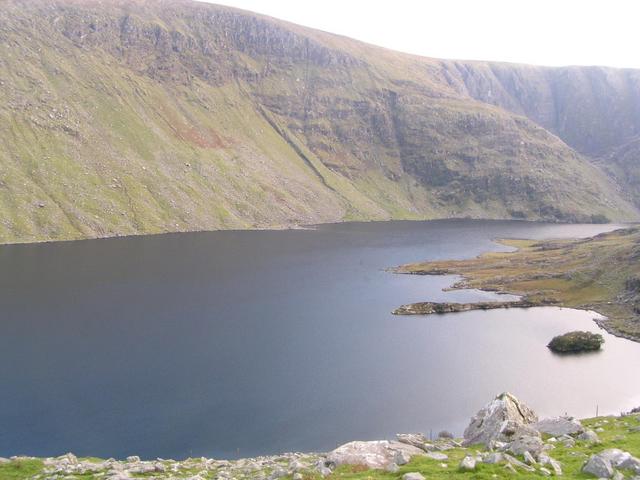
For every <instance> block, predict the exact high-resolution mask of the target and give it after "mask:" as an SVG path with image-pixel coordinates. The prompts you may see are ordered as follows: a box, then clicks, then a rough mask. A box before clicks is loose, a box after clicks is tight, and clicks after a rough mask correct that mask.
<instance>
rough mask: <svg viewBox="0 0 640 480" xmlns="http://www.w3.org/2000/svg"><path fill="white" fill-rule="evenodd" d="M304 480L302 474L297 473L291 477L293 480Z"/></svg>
mask: <svg viewBox="0 0 640 480" xmlns="http://www.w3.org/2000/svg"><path fill="white" fill-rule="evenodd" d="M303 479H304V475H302V474H301V473H300V472H296V473H294V474H293V476H292V477H291V480H303Z"/></svg>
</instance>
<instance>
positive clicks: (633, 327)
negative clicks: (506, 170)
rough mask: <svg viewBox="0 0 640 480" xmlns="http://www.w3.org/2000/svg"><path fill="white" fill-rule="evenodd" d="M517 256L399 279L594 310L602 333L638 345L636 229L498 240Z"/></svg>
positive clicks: (413, 267)
mask: <svg viewBox="0 0 640 480" xmlns="http://www.w3.org/2000/svg"><path fill="white" fill-rule="evenodd" d="M503 243H505V244H506V245H510V246H513V247H517V248H518V250H517V251H515V252H511V253H487V254H484V255H482V256H480V257H477V258H474V259H470V260H453V261H438V262H426V263H417V264H409V265H404V266H402V267H399V268H398V272H399V273H414V274H444V273H451V274H460V275H463V276H464V278H465V280H464V281H463V282H462V283H460V284H459V285H458V286H459V287H471V288H480V289H485V290H492V291H499V292H509V293H514V294H516V295H522V296H524V297H525V299H526V300H528V301H530V302H532V303H533V304H536V303H540V304H548V303H557V304H559V305H564V306H567V307H576V308H585V309H590V310H596V311H598V312H600V313H602V314H604V315H606V316H607V319H606V320H605V321H603V322H602V324H603V326H605V327H606V328H607V329H608V330H610V331H612V332H614V333H616V334H618V335H624V336H626V337H629V338H632V339H635V340H640V314H639V312H640V263H639V262H638V259H639V258H640V229H637V228H633V229H625V230H616V231H614V232H611V233H604V234H600V235H597V236H595V237H592V238H587V239H581V240H552V241H533V240H504V241H503Z"/></svg>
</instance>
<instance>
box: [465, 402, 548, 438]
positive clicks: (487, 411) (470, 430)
mask: <svg viewBox="0 0 640 480" xmlns="http://www.w3.org/2000/svg"><path fill="white" fill-rule="evenodd" d="M537 421H538V416H537V415H536V414H535V412H534V411H533V410H532V409H531V408H529V407H528V406H527V405H525V404H524V403H522V402H520V400H518V399H517V398H516V397H515V396H514V395H512V394H510V393H508V392H505V393H502V394H500V395H498V396H497V397H496V398H494V399H493V400H492V401H491V402H489V403H488V404H487V405H485V406H484V407H483V408H482V409H481V410H480V411H479V412H478V413H477V414H476V415H475V416H474V417H473V418H472V419H471V423H469V426H468V427H467V428H466V429H465V431H464V445H475V444H483V445H485V446H486V447H493V446H494V445H495V443H496V442H510V441H512V440H513V439H514V437H515V436H516V433H518V431H519V430H520V431H521V433H524V432H522V428H523V427H526V426H527V425H529V424H531V423H535V422H537Z"/></svg>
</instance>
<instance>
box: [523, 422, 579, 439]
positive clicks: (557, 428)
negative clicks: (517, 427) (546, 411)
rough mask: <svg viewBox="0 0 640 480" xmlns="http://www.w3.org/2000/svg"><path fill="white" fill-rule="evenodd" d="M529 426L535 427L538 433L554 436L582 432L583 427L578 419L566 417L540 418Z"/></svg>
mask: <svg viewBox="0 0 640 480" xmlns="http://www.w3.org/2000/svg"><path fill="white" fill-rule="evenodd" d="M531 427H533V428H535V429H536V430H538V431H539V432H540V433H546V434H548V435H553V436H554V437H560V436H562V435H577V434H579V433H582V432H584V427H583V426H582V424H581V423H580V421H579V420H576V419H574V418H568V417H552V418H543V419H542V420H540V421H538V422H536V423H534V424H532V425H531Z"/></svg>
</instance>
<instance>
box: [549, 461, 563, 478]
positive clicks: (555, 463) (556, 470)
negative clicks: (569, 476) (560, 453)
mask: <svg viewBox="0 0 640 480" xmlns="http://www.w3.org/2000/svg"><path fill="white" fill-rule="evenodd" d="M549 465H551V468H553V473H555V475H556V476H560V475H562V466H561V465H560V462H558V461H557V460H554V459H553V458H549Z"/></svg>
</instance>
